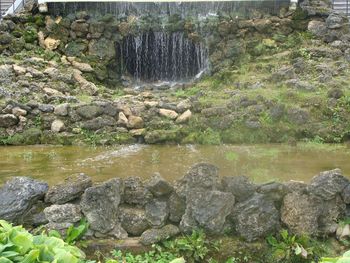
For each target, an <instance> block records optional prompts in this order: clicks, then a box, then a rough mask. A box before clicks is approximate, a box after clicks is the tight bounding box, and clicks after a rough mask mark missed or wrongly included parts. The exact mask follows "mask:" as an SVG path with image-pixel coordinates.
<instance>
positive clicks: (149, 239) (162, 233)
mask: <svg viewBox="0 0 350 263" xmlns="http://www.w3.org/2000/svg"><path fill="white" fill-rule="evenodd" d="M179 233H180V230H179V228H178V227H177V226H174V225H166V226H164V227H162V228H152V229H149V230H146V231H145V232H143V233H142V235H141V239H140V242H141V243H142V244H144V245H145V246H149V245H152V244H155V243H158V242H161V241H164V240H167V239H169V238H172V237H174V236H176V235H177V234H179Z"/></svg>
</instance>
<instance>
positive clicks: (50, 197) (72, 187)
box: [45, 174, 92, 204]
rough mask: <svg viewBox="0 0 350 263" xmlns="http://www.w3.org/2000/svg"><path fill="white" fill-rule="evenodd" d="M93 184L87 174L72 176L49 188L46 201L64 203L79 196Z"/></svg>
mask: <svg viewBox="0 0 350 263" xmlns="http://www.w3.org/2000/svg"><path fill="white" fill-rule="evenodd" d="M91 186H92V181H91V178H90V177H88V176H86V175H85V174H78V175H74V176H70V177H68V178H66V179H65V180H64V182H62V183H60V184H58V185H54V186H52V187H50V188H49V191H48V192H47V193H46V196H45V202H47V203H52V204H64V203H67V202H69V201H73V200H75V199H77V198H79V197H80V196H81V195H82V194H83V193H84V191H85V189H87V188H88V187H91Z"/></svg>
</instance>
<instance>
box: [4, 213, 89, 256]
mask: <svg viewBox="0 0 350 263" xmlns="http://www.w3.org/2000/svg"><path fill="white" fill-rule="evenodd" d="M84 259H85V254H84V253H83V252H82V251H81V250H80V249H79V248H77V247H74V246H70V245H69V244H67V243H66V242H64V241H63V240H62V239H60V238H57V237H53V236H47V235H45V234H44V233H43V234H41V235H32V234H30V233H29V232H28V231H27V230H25V229H24V228H23V227H22V226H12V225H11V224H9V223H7V222H6V221H4V220H0V262H1V263H17V262H21V263H37V262H38V263H39V262H42V263H48V262H52V263H66V262H70V263H83V262H84Z"/></svg>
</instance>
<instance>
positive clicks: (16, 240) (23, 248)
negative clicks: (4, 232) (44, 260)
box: [11, 233, 33, 255]
mask: <svg viewBox="0 0 350 263" xmlns="http://www.w3.org/2000/svg"><path fill="white" fill-rule="evenodd" d="M11 241H12V243H13V244H14V245H15V246H17V251H18V252H19V253H20V254H22V255H24V254H25V253H27V251H28V250H29V249H30V248H31V247H33V239H32V238H31V236H30V234H29V233H19V234H17V235H16V236H15V237H13V238H12V239H11Z"/></svg>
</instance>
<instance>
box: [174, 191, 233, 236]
mask: <svg viewBox="0 0 350 263" xmlns="http://www.w3.org/2000/svg"><path fill="white" fill-rule="evenodd" d="M234 204H235V198H234V196H233V195H232V194H231V193H225V192H220V191H195V190H194V191H192V192H190V193H189V194H188V196H187V198H186V212H185V215H184V216H183V217H182V220H181V222H180V229H181V230H182V231H183V232H187V233H189V232H191V231H193V230H194V229H197V228H203V229H204V230H205V231H208V232H209V233H212V234H222V233H223V232H224V226H225V223H226V217H227V216H228V215H229V214H230V213H231V212H232V209H233V206H234Z"/></svg>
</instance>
